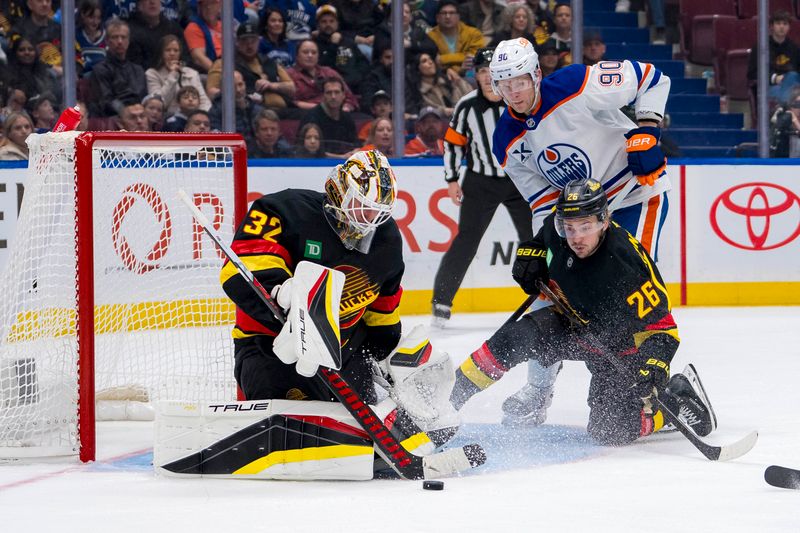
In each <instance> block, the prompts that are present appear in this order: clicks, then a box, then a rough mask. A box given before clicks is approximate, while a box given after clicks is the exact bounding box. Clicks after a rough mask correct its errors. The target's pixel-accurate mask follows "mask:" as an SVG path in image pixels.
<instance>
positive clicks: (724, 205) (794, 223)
mask: <svg viewBox="0 0 800 533" xmlns="http://www.w3.org/2000/svg"><path fill="white" fill-rule="evenodd" d="M709 216H710V219H711V227H712V228H713V229H714V233H716V234H717V236H718V237H719V238H720V239H722V240H723V241H725V242H726V243H728V244H730V245H731V246H735V247H736V248H741V249H742V250H774V249H775V248H780V247H781V246H785V245H787V244H789V243H790V242H792V241H793V240H795V239H796V238H797V236H798V235H800V197H798V196H797V194H795V193H794V192H792V191H791V190H789V189H787V188H786V187H783V186H781V185H776V184H774V183H764V182H758V183H744V184H742V185H737V186H736V187H731V188H730V189H728V190H727V191H725V192H723V193H722V194H720V195H719V197H718V198H717V199H716V200H714V203H713V204H712V205H711V212H710V213H709Z"/></svg>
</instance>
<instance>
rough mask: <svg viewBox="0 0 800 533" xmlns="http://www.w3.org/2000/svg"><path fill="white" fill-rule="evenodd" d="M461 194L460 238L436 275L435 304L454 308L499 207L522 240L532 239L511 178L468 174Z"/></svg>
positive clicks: (525, 211)
mask: <svg viewBox="0 0 800 533" xmlns="http://www.w3.org/2000/svg"><path fill="white" fill-rule="evenodd" d="M461 190H462V192H463V193H464V198H463V200H462V201H461V209H460V210H459V215H458V235H456V237H455V239H453V242H452V243H451V244H450V248H449V249H448V250H447V252H445V254H444V256H443V257H442V262H441V263H440V264H439V270H438V271H437V272H436V279H435V280H434V282H433V303H434V304H437V303H438V304H443V305H446V306H452V305H453V298H454V297H455V295H456V292H458V288H459V287H460V286H461V282H462V281H464V275H465V274H466V273H467V269H468V268H469V265H470V263H471V262H472V259H473V258H474V257H475V253H476V252H477V251H478V245H480V243H481V238H482V237H483V234H484V233H486V228H488V227H489V223H490V222H491V221H492V218H493V217H494V213H495V211H497V207H498V206H499V205H500V204H503V205H504V206H506V209H508V212H509V214H510V215H511V220H512V221H513V222H514V227H515V228H516V229H517V235H518V236H519V240H520V241H527V240H530V239H533V228H532V227H531V224H532V223H531V209H530V206H529V205H528V203H527V202H526V201H525V199H523V198H522V196H521V195H520V193H519V191H518V190H517V187H516V186H515V185H514V183H513V182H512V181H511V180H510V179H509V178H493V177H491V176H483V175H481V174H476V173H474V172H470V171H467V173H466V175H465V176H464V183H463V184H462V185H461Z"/></svg>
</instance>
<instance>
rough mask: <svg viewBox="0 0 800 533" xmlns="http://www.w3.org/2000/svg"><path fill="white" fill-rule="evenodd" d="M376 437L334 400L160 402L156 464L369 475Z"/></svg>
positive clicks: (199, 471)
mask: <svg viewBox="0 0 800 533" xmlns="http://www.w3.org/2000/svg"><path fill="white" fill-rule="evenodd" d="M373 456H374V450H373V443H372V441H371V440H370V438H369V436H368V435H367V433H366V432H365V431H364V430H363V429H361V427H359V426H358V424H357V423H356V421H355V420H354V419H353V418H352V417H351V416H350V414H349V413H348V412H347V410H346V409H345V408H344V407H343V406H342V405H340V404H337V403H333V402H297V401H290V400H261V401H250V402H230V403H221V402H220V403H213V404H212V403H205V404H200V403H193V402H178V401H167V402H160V403H159V404H158V407H157V411H156V442H155V447H154V457H153V464H154V466H155V469H156V472H157V473H158V474H161V475H165V476H180V477H182V476H197V475H200V476H205V477H222V478H234V479H294V480H311V479H333V480H365V479H372V475H373Z"/></svg>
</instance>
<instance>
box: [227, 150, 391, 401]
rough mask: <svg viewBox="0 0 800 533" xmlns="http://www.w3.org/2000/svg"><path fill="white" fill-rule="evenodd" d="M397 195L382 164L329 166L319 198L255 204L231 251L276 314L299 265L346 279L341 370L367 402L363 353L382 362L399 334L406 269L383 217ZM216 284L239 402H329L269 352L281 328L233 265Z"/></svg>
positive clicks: (363, 159) (308, 194)
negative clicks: (226, 308) (228, 316)
mask: <svg viewBox="0 0 800 533" xmlns="http://www.w3.org/2000/svg"><path fill="white" fill-rule="evenodd" d="M395 195H396V190H395V177H394V173H393V171H392V169H391V167H390V166H389V163H388V161H387V160H386V158H385V157H384V156H383V155H381V154H380V152H377V151H369V152H358V153H357V154H355V155H354V156H353V157H351V158H350V159H348V160H347V161H346V162H345V163H344V164H343V165H339V166H337V167H336V168H334V169H333V171H332V172H331V173H330V175H329V176H328V179H327V181H326V183H325V192H324V193H323V192H316V191H310V190H302V189H287V190H284V191H281V192H277V193H274V194H267V195H265V196H262V197H261V198H259V199H258V200H256V201H255V202H253V204H252V206H251V208H250V211H249V212H248V214H247V217H246V218H245V220H244V221H243V223H242V224H241V225H240V227H239V228H238V230H237V231H236V235H235V236H234V240H233V244H232V246H231V248H233V250H234V251H235V252H236V253H237V254H238V255H239V256H240V257H241V258H242V260H243V261H244V263H245V265H246V266H248V267H249V268H250V270H251V271H253V273H254V274H255V277H256V279H257V280H258V281H259V282H260V283H261V284H262V285H263V286H264V287H265V288H266V289H267V290H268V291H271V292H272V295H273V297H274V298H275V299H276V300H277V301H278V303H279V304H281V305H282V306H283V307H284V308H288V307H289V305H288V303H289V301H290V294H291V290H292V276H293V273H294V271H295V268H296V266H297V264H298V263H299V262H300V261H310V262H312V263H316V264H319V265H323V266H326V267H330V268H333V269H335V270H338V271H340V272H343V273H344V274H345V276H346V281H345V284H344V289H343V290H342V295H341V300H340V304H339V315H340V316H339V326H340V332H341V345H342V360H343V366H342V373H343V374H344V375H345V376H346V378H348V380H350V383H351V384H352V385H354V386H355V387H357V388H358V390H359V392H360V393H361V395H362V397H363V398H365V399H366V400H367V401H370V403H374V399H375V391H374V387H373V385H372V378H371V376H372V362H371V360H370V357H369V356H368V355H372V356H373V357H375V358H378V359H383V358H384V357H386V356H387V355H388V354H389V352H391V350H392V349H393V348H394V347H395V346H396V345H397V342H398V341H399V339H400V333H401V331H400V316H399V314H398V312H397V307H398V305H399V304H400V296H401V294H402V288H401V286H400V282H401V280H402V277H403V270H404V264H403V253H402V238H401V236H400V231H399V230H398V228H397V224H396V223H395V221H394V219H392V218H391V210H392V206H393V205H394V201H395ZM220 279H221V281H222V287H223V289H224V290H225V293H226V294H227V295H228V296H229V297H230V298H231V300H233V301H234V303H235V304H236V326H235V328H234V330H233V336H234V344H235V352H236V366H235V375H236V381H237V383H238V384H239V387H240V388H241V390H242V392H243V393H244V395H245V397H246V398H247V399H248V400H254V399H263V398H272V399H290V400H302V399H314V400H332V397H331V395H330V392H328V390H327V389H326V387H325V386H324V385H323V384H322V383H318V382H317V381H316V380H313V379H309V378H306V377H304V376H301V375H299V374H298V373H297V372H295V369H294V368H292V366H290V365H285V364H284V363H282V362H281V360H280V359H279V358H278V357H276V355H275V354H274V353H273V341H274V339H275V337H276V335H278V333H279V332H280V331H281V329H282V326H281V324H280V323H279V322H278V321H277V320H276V319H275V317H274V316H272V314H271V313H270V311H269V310H268V309H267V308H266V307H265V306H264V304H263V303H262V302H261V301H260V300H259V298H258V297H257V296H256V295H255V294H254V293H253V291H252V289H250V287H249V286H247V284H246V283H245V281H244V280H243V279H242V277H241V275H240V274H239V273H238V272H237V270H236V269H235V267H234V265H233V264H231V263H230V262H226V263H225V266H224V267H223V269H222V273H221V277H220ZM309 373H310V372H309ZM312 375H313V374H312Z"/></svg>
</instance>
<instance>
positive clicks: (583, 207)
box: [556, 178, 608, 221]
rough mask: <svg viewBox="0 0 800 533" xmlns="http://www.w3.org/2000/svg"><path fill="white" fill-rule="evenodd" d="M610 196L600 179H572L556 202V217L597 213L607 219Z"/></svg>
mask: <svg viewBox="0 0 800 533" xmlns="http://www.w3.org/2000/svg"><path fill="white" fill-rule="evenodd" d="M607 212H608V198H606V192H605V191H604V190H603V186H602V185H601V184H600V182H599V181H597V180H593V179H591V178H584V179H577V180H572V181H570V182H569V183H567V185H566V186H565V187H564V190H563V191H561V194H560V195H559V197H558V202H556V217H558V218H562V219H564V218H580V217H588V216H592V215H597V218H598V219H599V220H600V221H604V220H605V219H606V214H607Z"/></svg>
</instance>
